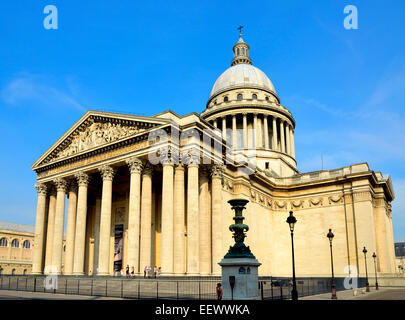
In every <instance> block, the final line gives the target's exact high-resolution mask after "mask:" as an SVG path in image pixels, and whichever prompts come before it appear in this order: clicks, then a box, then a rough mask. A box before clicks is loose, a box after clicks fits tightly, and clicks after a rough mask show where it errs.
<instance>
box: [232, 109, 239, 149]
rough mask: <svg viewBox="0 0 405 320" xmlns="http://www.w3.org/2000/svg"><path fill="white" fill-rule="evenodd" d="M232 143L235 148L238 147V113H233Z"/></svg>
mask: <svg viewBox="0 0 405 320" xmlns="http://www.w3.org/2000/svg"><path fill="white" fill-rule="evenodd" d="M232 145H233V150H236V149H237V147H238V146H237V141H236V114H233V115H232Z"/></svg>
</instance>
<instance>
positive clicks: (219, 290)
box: [217, 283, 222, 300]
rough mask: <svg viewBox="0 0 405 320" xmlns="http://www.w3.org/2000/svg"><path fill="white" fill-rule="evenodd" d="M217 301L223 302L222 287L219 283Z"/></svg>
mask: <svg viewBox="0 0 405 320" xmlns="http://www.w3.org/2000/svg"><path fill="white" fill-rule="evenodd" d="M217 299H218V300H222V285H221V284H220V283H217Z"/></svg>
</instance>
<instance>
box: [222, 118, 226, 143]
mask: <svg viewBox="0 0 405 320" xmlns="http://www.w3.org/2000/svg"><path fill="white" fill-rule="evenodd" d="M222 139H224V140H226V116H223V117H222Z"/></svg>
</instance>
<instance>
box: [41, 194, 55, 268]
mask: <svg viewBox="0 0 405 320" xmlns="http://www.w3.org/2000/svg"><path fill="white" fill-rule="evenodd" d="M55 210H56V190H55V188H54V187H52V189H51V190H50V192H49V207H48V226H47V230H46V248H45V270H44V273H45V274H48V273H50V272H51V271H52V270H50V268H51V265H52V250H53V230H54V227H55Z"/></svg>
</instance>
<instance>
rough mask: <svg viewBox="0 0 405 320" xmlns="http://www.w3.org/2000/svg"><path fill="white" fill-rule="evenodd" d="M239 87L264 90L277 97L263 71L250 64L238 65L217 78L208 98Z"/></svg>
mask: <svg viewBox="0 0 405 320" xmlns="http://www.w3.org/2000/svg"><path fill="white" fill-rule="evenodd" d="M239 87H249V88H258V89H264V90H266V91H271V92H272V93H274V95H277V93H276V90H275V89H274V86H273V84H272V83H271V81H270V79H269V78H268V77H267V76H266V74H265V73H264V72H263V71H261V70H260V69H258V68H256V67H254V66H252V65H251V64H245V63H240V64H236V65H234V66H232V67H230V68H228V69H227V70H225V72H224V73H222V74H221V75H220V76H219V78H218V79H217V81H215V84H214V87H213V88H212V90H211V94H210V98H211V97H213V96H214V95H216V94H217V93H219V92H222V91H225V90H229V89H233V88H239Z"/></svg>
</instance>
